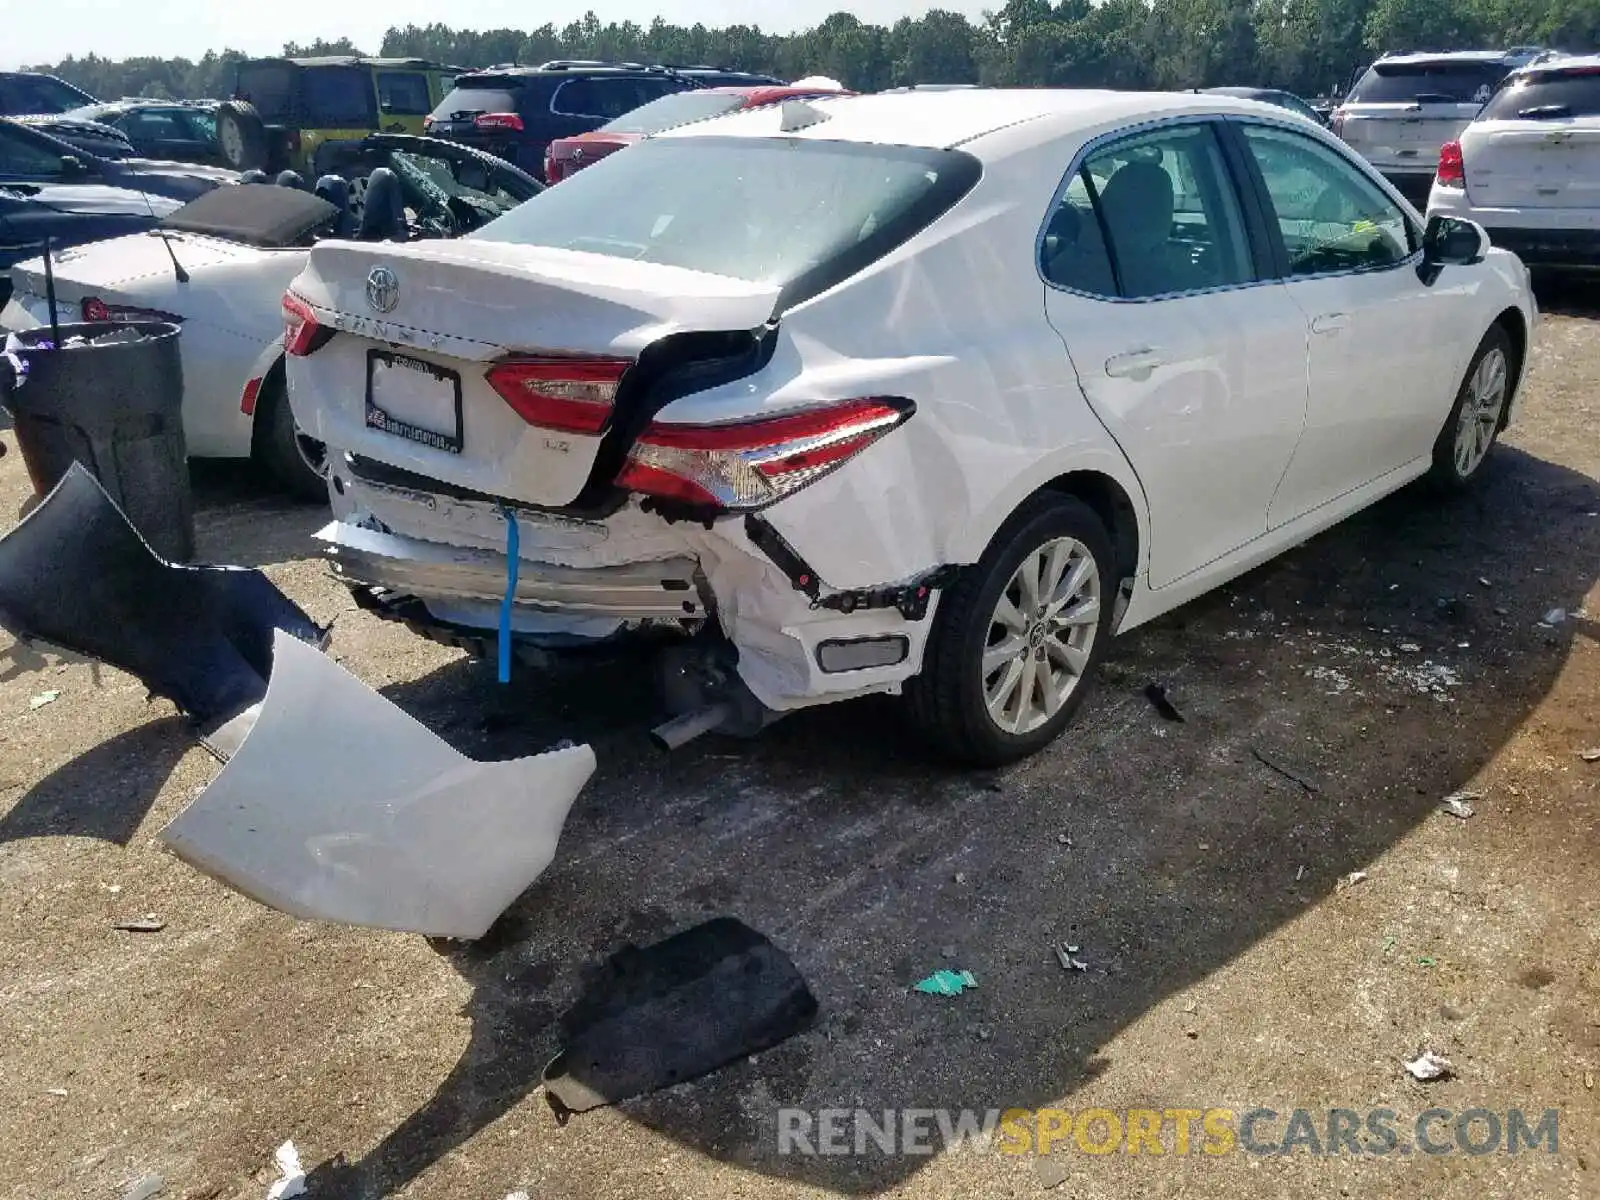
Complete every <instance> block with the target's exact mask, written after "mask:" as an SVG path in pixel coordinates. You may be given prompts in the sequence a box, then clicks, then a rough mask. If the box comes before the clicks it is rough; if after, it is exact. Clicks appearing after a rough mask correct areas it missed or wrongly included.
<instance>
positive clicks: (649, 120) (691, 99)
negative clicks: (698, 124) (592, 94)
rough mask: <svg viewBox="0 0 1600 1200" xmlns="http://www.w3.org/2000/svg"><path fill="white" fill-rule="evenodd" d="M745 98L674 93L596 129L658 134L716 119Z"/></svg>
mask: <svg viewBox="0 0 1600 1200" xmlns="http://www.w3.org/2000/svg"><path fill="white" fill-rule="evenodd" d="M744 101H745V98H744V97H743V96H738V95H730V94H729V93H727V92H678V93H677V94H676V95H672V96H663V97H661V99H659V100H652V101H650V103H649V104H645V105H642V106H641V107H639V108H636V109H634V110H633V111H632V112H630V113H627V114H625V115H623V116H620V117H618V118H617V119H616V120H615V121H611V122H609V123H607V124H605V125H602V126H601V127H600V128H601V130H603V131H604V132H606V133H659V132H660V131H661V130H663V129H671V128H672V127H673V126H674V125H687V124H688V123H689V122H690V121H703V120H705V119H706V118H707V117H720V116H721V115H722V114H723V113H730V112H732V111H733V110H734V109H736V108H739V107H741V106H742V105H743V104H744Z"/></svg>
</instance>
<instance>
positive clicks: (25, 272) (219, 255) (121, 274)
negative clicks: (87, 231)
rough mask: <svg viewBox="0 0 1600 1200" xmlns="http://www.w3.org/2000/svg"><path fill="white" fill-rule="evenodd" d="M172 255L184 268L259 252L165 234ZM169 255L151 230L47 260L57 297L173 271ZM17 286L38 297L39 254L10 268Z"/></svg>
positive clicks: (40, 285) (41, 267)
mask: <svg viewBox="0 0 1600 1200" xmlns="http://www.w3.org/2000/svg"><path fill="white" fill-rule="evenodd" d="M167 237H168V238H169V239H170V240H171V245H172V255H176V256H177V259H178V261H179V262H180V263H182V264H183V266H184V269H185V270H187V271H195V270H198V269H200V268H203V267H211V266H215V265H216V264H217V263H222V262H227V261H229V260H230V259H234V258H245V257H250V256H252V255H256V254H259V253H260V251H257V250H252V249H251V248H250V247H248V246H235V245H231V244H229V243H227V242H222V241H217V240H216V239H213V238H188V237H184V236H183V235H182V234H177V233H169V234H168V235H167ZM172 255H169V254H168V253H167V247H165V246H163V245H162V244H161V238H160V237H158V236H157V235H156V234H155V233H153V232H152V233H131V234H127V235H125V236H123V237H119V238H110V239H108V240H107V241H103V242H90V243H88V244H87V245H83V246H73V247H71V248H69V249H66V250H59V251H57V252H56V255H55V257H54V259H52V260H51V264H50V265H51V268H52V270H53V272H54V274H55V282H56V293H57V295H58V296H59V297H60V298H62V299H76V298H78V297H79V296H81V295H90V294H93V295H100V294H101V290H102V289H106V288H115V287H119V286H122V285H124V284H129V283H132V282H134V281H135V280H140V279H146V278H149V277H150V276H166V277H169V278H170V277H171V276H172V275H173V268H172ZM11 275H12V280H13V281H14V282H15V283H16V284H17V285H18V287H19V290H23V291H29V292H33V293H34V294H35V295H39V296H42V295H44V292H45V286H44V259H43V258H32V259H29V260H28V261H26V262H21V263H18V264H17V265H16V266H14V267H12V268H11Z"/></svg>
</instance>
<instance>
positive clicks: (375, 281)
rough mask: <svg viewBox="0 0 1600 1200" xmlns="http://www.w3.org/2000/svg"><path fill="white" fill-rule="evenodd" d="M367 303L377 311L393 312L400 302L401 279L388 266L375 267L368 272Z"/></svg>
mask: <svg viewBox="0 0 1600 1200" xmlns="http://www.w3.org/2000/svg"><path fill="white" fill-rule="evenodd" d="M367 303H368V304H370V305H372V307H373V309H374V310H375V311H377V312H381V313H386V312H393V311H394V306H395V305H396V304H399V303H400V280H399V279H397V278H395V273H394V272H393V271H391V270H389V268H388V267H373V268H372V270H371V271H370V272H368V274H367Z"/></svg>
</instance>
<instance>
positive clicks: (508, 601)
mask: <svg viewBox="0 0 1600 1200" xmlns="http://www.w3.org/2000/svg"><path fill="white" fill-rule="evenodd" d="M500 513H501V515H502V516H504V517H505V519H506V594H505V599H503V600H501V601H500V682H501V683H510V682H511V605H512V603H513V601H515V600H516V597H517V567H518V564H520V563H521V561H522V549H521V541H522V539H521V536H520V535H519V534H518V532H517V514H516V513H514V512H512V511H511V510H510V509H509V508H507V507H505V506H504V505H501V507H500Z"/></svg>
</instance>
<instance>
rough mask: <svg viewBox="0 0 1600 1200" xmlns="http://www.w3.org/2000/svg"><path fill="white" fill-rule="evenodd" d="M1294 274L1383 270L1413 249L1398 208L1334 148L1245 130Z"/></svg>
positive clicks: (1285, 134) (1282, 132) (1291, 135)
mask: <svg viewBox="0 0 1600 1200" xmlns="http://www.w3.org/2000/svg"><path fill="white" fill-rule="evenodd" d="M1243 132H1244V137H1245V142H1246V144H1247V145H1248V146H1249V147H1250V152H1251V154H1252V155H1253V156H1254V158H1255V161H1256V164H1257V166H1259V167H1260V168H1261V178H1262V181H1263V182H1264V183H1265V184H1266V188H1267V195H1268V197H1269V198H1270V199H1271V201H1272V207H1273V214H1272V215H1273V217H1274V218H1275V219H1276V221H1277V224H1278V229H1279V231H1280V232H1281V233H1282V234H1283V245H1284V249H1285V251H1287V253H1288V256H1289V273H1290V274H1291V275H1302V276H1303V275H1324V274H1328V273H1331V272H1339V271H1358V270H1372V269H1381V268H1385V267H1392V266H1396V265H1397V264H1399V263H1402V262H1404V261H1405V260H1406V259H1407V258H1409V257H1410V256H1411V253H1412V251H1414V250H1415V249H1416V245H1417V236H1416V230H1415V229H1414V228H1413V227H1412V224H1411V222H1410V220H1408V219H1407V217H1406V215H1405V213H1404V212H1402V211H1401V209H1400V207H1399V205H1397V204H1395V203H1394V202H1393V201H1392V200H1390V199H1389V198H1388V196H1386V195H1384V193H1383V191H1382V190H1381V189H1380V188H1379V187H1378V186H1377V184H1375V183H1373V182H1372V180H1370V179H1368V178H1367V177H1366V175H1365V174H1363V173H1362V172H1361V171H1360V170H1359V169H1358V168H1357V167H1356V166H1355V165H1354V164H1353V163H1349V162H1346V161H1345V159H1344V158H1343V157H1342V156H1341V155H1340V154H1339V153H1338V151H1336V150H1333V149H1330V148H1329V147H1327V146H1324V145H1322V144H1321V143H1320V142H1318V141H1315V140H1314V139H1312V138H1308V137H1306V136H1305V135H1303V134H1299V133H1295V132H1293V131H1291V130H1287V129H1274V128H1270V127H1268V126H1264V125H1245V126H1243Z"/></svg>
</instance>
